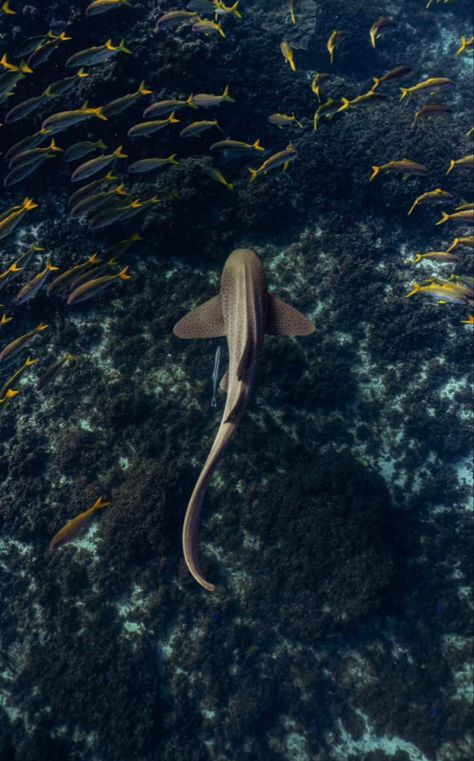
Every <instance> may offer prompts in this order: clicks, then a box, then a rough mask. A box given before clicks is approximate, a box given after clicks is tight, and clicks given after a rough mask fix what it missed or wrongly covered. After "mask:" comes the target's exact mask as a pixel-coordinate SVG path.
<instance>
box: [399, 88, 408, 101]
mask: <svg viewBox="0 0 474 761" xmlns="http://www.w3.org/2000/svg"><path fill="white" fill-rule="evenodd" d="M400 92H401V96H400V100H404V99H405V98H406V97H407V96H409V95H410V91H409V90H408V89H407V88H406V87H400Z"/></svg>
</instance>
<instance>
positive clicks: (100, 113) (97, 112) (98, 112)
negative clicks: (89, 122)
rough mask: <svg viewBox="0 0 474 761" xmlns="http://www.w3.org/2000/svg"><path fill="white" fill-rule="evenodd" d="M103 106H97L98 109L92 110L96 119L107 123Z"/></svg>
mask: <svg viewBox="0 0 474 761" xmlns="http://www.w3.org/2000/svg"><path fill="white" fill-rule="evenodd" d="M102 109H103V106H99V107H98V108H94V116H97V118H98V119H102V121H103V122H106V121H108V119H107V117H106V115H105V114H104V112H103V110H102Z"/></svg>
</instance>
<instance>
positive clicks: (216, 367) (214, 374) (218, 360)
mask: <svg viewBox="0 0 474 761" xmlns="http://www.w3.org/2000/svg"><path fill="white" fill-rule="evenodd" d="M220 364H221V347H220V345H219V346H218V347H217V349H216V355H215V357H214V370H213V371H212V400H211V407H215V406H216V405H217V385H218V383H219V368H220Z"/></svg>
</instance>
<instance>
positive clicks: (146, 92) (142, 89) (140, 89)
mask: <svg viewBox="0 0 474 761" xmlns="http://www.w3.org/2000/svg"><path fill="white" fill-rule="evenodd" d="M138 92H139V93H140V95H151V94H152V92H153V90H148V89H147V88H146V87H145V80H144V79H142V81H141V82H140V84H139V86H138Z"/></svg>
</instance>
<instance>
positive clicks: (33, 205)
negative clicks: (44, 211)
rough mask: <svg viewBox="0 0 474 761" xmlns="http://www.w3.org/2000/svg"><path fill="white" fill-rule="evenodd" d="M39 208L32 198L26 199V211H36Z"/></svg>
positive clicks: (24, 205)
mask: <svg viewBox="0 0 474 761" xmlns="http://www.w3.org/2000/svg"><path fill="white" fill-rule="evenodd" d="M37 206H38V204H37V203H35V202H34V201H33V199H32V198H25V200H24V201H23V208H24V209H25V210H26V211H31V210H32V209H36V208H37Z"/></svg>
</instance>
